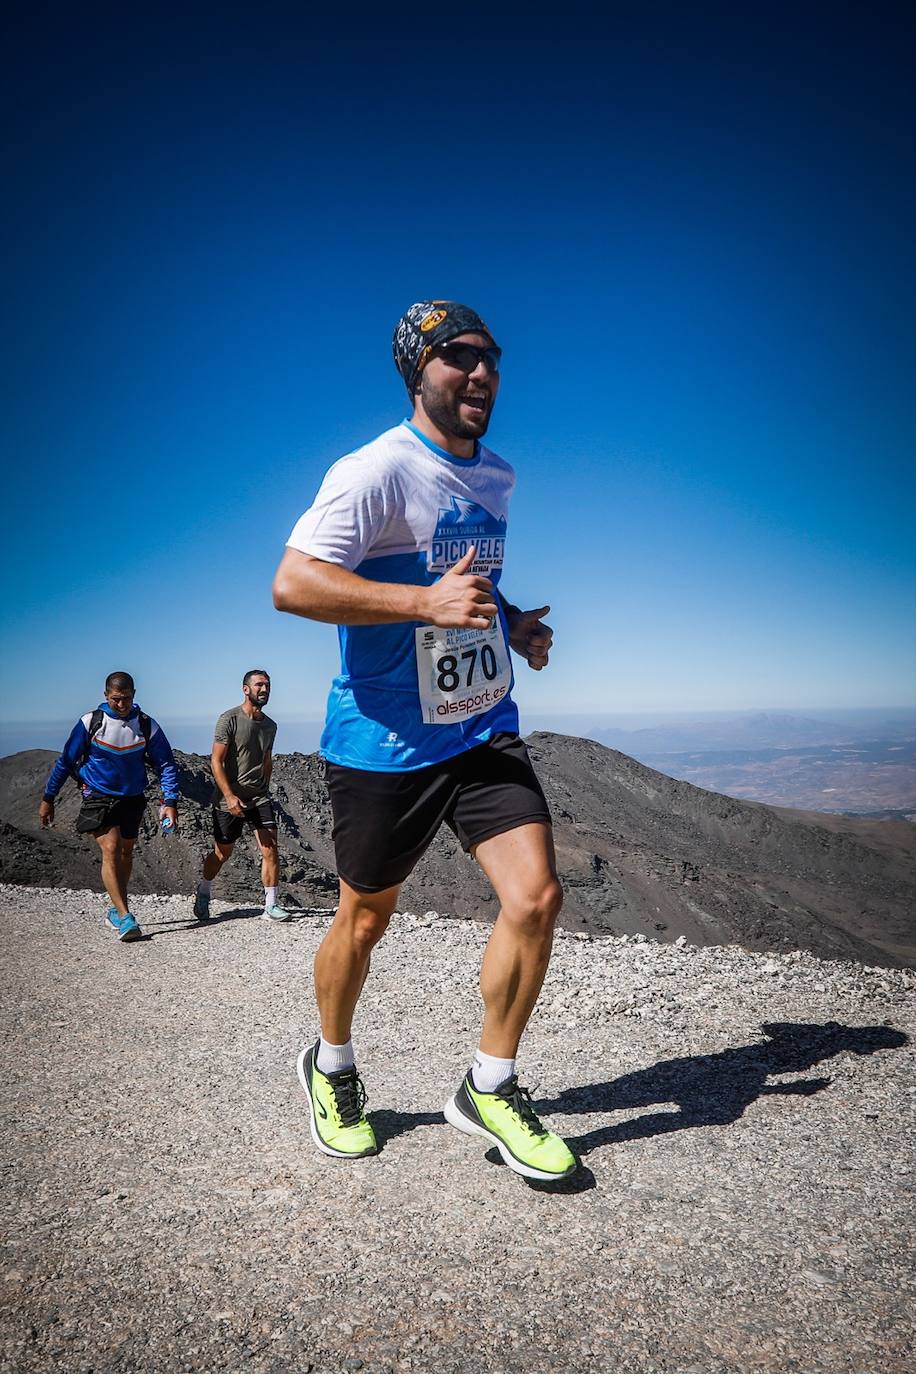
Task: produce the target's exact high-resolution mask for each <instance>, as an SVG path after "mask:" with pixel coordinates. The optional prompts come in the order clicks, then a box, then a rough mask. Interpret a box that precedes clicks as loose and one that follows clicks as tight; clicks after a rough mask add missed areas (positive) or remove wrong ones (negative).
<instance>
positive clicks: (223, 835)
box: [213, 797, 277, 844]
mask: <svg viewBox="0 0 916 1374" xmlns="http://www.w3.org/2000/svg"><path fill="white" fill-rule="evenodd" d="M246 825H250V826H251V828H252V830H276V828H277V818H276V816H275V815H274V804H273V802H272V801H271V800H270V798H269V797H268V798H267V799H266V800H265V801H259V802H253V803H252V805H251V806H246V807H245V811H244V814H243V815H241V816H233V815H231V813H230V812H228V811H223V810H221V808H220V807H218V806H214V807H213V838H214V839H215V840H221V841H222V843H223V844H235V842H236V840H237V839H238V837H239V836H240V835H241V833H242V831H243V830H244V829H245V826H246Z"/></svg>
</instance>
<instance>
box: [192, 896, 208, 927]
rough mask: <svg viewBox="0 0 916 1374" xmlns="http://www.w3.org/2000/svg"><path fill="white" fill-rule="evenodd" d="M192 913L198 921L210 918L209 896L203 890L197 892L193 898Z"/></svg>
mask: <svg viewBox="0 0 916 1374" xmlns="http://www.w3.org/2000/svg"><path fill="white" fill-rule="evenodd" d="M194 915H195V916H196V917H197V919H198V921H209V919H210V898H209V897H208V896H207V895H206V894H205V893H203V892H198V894H197V896H196V897H195V898H194Z"/></svg>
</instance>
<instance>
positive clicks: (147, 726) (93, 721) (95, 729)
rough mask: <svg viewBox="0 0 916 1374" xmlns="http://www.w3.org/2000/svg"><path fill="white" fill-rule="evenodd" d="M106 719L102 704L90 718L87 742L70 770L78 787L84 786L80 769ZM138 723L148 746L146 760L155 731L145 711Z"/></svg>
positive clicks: (142, 712) (141, 713)
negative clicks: (151, 737)
mask: <svg viewBox="0 0 916 1374" xmlns="http://www.w3.org/2000/svg"><path fill="white" fill-rule="evenodd" d="M104 719H105V712H104V711H103V710H102V708H101V706H97V707H96V708H95V710H94V711H93V713H92V716H91V717H90V720H89V734H88V737H87V739H86V743H85V745H84V747H83V752H82V754H81V755H80V757H79V759H78V760H77V762H76V763H75V764H74V766H73V768H71V770H70V775H71V777H72V778H73V781H74V782H75V783H76V785H77V787H82V786H83V780H82V778H81V777H80V769H81V768H82V766H83V764H84V763H85V762H86V760H87V759H88V757H89V750H90V749H91V748H92V741H93V740H94V739H95V737H96V735H97V734H98V733H99V731H100V730H101V728H102V721H103V720H104ZM138 724H139V726H140V734H141V735H142V736H143V740H144V744H145V746H146V752H145V753H144V756H143V757H144V760H145V759H146V754H147V753H148V752H149V742H150V736H151V735H152V733H153V725H152V721H151V720H150V718H149V716H148V715H147V714H146V712H145V711H141V712H140V719H139V721H138Z"/></svg>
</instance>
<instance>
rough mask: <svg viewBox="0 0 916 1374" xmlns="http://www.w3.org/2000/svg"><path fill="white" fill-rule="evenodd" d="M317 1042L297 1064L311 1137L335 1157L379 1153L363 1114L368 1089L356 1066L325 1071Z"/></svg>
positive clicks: (353, 1157)
mask: <svg viewBox="0 0 916 1374" xmlns="http://www.w3.org/2000/svg"><path fill="white" fill-rule="evenodd" d="M317 1055H318V1045H317V1044H315V1045H313V1046H312V1047H311V1048H306V1049H304V1050H303V1051H302V1053H301V1054H300V1056H299V1059H298V1062H297V1064H296V1072H297V1073H298V1075H299V1082H300V1083H301V1084H302V1086H303V1088H304V1089H305V1097H306V1101H307V1102H308V1104H309V1121H310V1125H311V1131H312V1139H313V1140H314V1142H315V1144H316V1145H317V1146H318V1148H319V1150H321V1151H322V1152H323V1153H324V1154H326V1155H332V1156H333V1158H334V1159H362V1158H363V1156H364V1155H374V1154H378V1146H377V1145H376V1143H375V1132H374V1131H373V1129H372V1127H371V1126H370V1125H369V1122H368V1121H367V1120H366V1118H365V1116H364V1115H363V1107H364V1106H365V1105H366V1089H365V1088H364V1087H363V1081H362V1079H361V1078H360V1076H359V1074H358V1073H357V1072H356V1069H355V1068H353V1069H341V1070H340V1072H339V1073H322V1072H321V1070H320V1069H319V1068H318V1066H317V1064H316V1062H315V1061H316V1058H317Z"/></svg>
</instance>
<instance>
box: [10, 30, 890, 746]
mask: <svg viewBox="0 0 916 1374" xmlns="http://www.w3.org/2000/svg"><path fill="white" fill-rule="evenodd" d="M595 8H596V7H593V6H591V5H590V6H584V5H579V4H576V3H572V4H566V5H562V6H551V7H550V8H549V9H548V8H545V7H540V6H537V5H534V6H514V5H498V6H497V5H494V6H491V7H487V6H485V5H477V6H471V7H467V6H460V7H453V6H449V5H439V6H438V7H433V6H427V7H424V6H419V7H413V6H410V7H398V8H397V9H395V8H394V7H384V8H382V9H376V10H374V11H372V12H371V13H370V12H368V11H365V12H364V11H363V9H362V8H361V7H355V8H354V7H348V6H338V7H331V10H330V11H329V12H328V13H321V12H319V13H318V14H317V16H316V15H314V14H309V15H308V17H306V10H305V7H304V6H293V5H289V6H284V5H272V4H269V3H268V4H266V5H262V6H245V7H234V6H232V5H221V6H204V5H195V4H192V5H189V6H187V7H186V9H185V11H184V12H181V13H179V11H178V10H177V9H175V10H172V9H170V8H168V7H163V6H152V7H137V6H123V5H119V6H114V5H112V6H105V5H97V4H89V5H86V6H76V7H73V6H70V7H64V6H61V5H54V6H45V5H41V4H35V5H29V6H24V5H16V6H14V7H12V10H11V11H8V12H7V19H6V21H5V23H6V48H7V66H6V70H5V83H4V85H5V91H4V94H3V97H2V99H3V102H4V104H5V106H6V121H5V123H6V129H7V144H6V151H5V159H4V160H5V169H4V170H5V176H4V184H5V189H6V191H7V206H8V208H7V211H6V217H5V227H4V238H5V240H6V249H5V252H4V255H3V266H2V272H3V276H4V279H5V280H4V297H5V300H6V304H7V312H6V313H7V315H8V318H9V320H10V321H11V328H10V330H9V333H8V336H7V343H6V346H5V349H4V363H5V365H4V368H3V382H4V393H5V399H4V402H3V407H2V415H0V424H2V431H3V448H4V453H5V456H6V476H5V478H4V487H3V492H4V500H3V518H4V536H3V553H4V559H5V563H6V569H5V578H4V595H3V601H2V610H3V641H4V653H3V667H2V675H3V676H2V681H3V700H4V710H3V715H4V716H5V718H6V719H7V720H14V721H40V720H47V719H49V718H53V719H55V720H57V719H70V720H72V719H75V717H76V716H77V715H78V714H79V713H80V712H82V711H85V710H88V709H89V708H90V707H91V706H92V705H93V704H94V703H95V702H96V701H97V700H98V699H99V696H100V690H101V684H102V681H103V679H104V676H105V674H106V672H108V671H109V670H110V669H113V668H122V667H123V668H127V669H129V670H130V671H131V672H133V674H134V676H135V677H136V679H137V682H138V687H139V693H138V699H139V700H140V701H141V702H142V704H143V705H144V706H145V707H146V709H147V710H149V711H151V712H152V713H153V714H154V715H156V716H157V717H158V718H160V719H161V720H162V721H163V722H164V723H165V724H166V725H168V721H169V719H170V718H179V717H180V718H187V717H198V716H199V717H206V718H210V719H212V718H215V715H216V714H217V713H218V712H219V711H220V710H222V709H224V708H225V707H226V706H228V705H230V704H232V703H233V702H234V701H236V700H238V699H239V687H238V683H239V679H240V676H241V673H242V671H243V670H244V669H245V668H248V667H251V666H256V665H257V666H262V665H263V666H265V667H267V668H268V669H269V670H270V672H271V674H272V676H273V680H274V696H273V699H272V711H273V714H275V715H276V716H277V717H278V718H279V719H280V720H281V721H282V720H283V719H284V718H289V719H291V718H293V717H309V716H318V715H320V714H321V713H322V711H323V703H324V698H325V694H326V688H327V684H328V681H329V679H330V677H331V676H332V674H333V672H334V671H335V668H336V663H337V638H336V632H335V631H334V629H333V628H332V627H328V626H319V625H314V624H311V623H309V622H307V621H299V620H296V619H294V618H292V617H290V616H281V615H279V614H277V613H276V612H275V611H274V610H273V608H272V604H271V597H270V584H271V579H272V575H273V572H274V569H275V567H276V564H277V562H278V560H279V558H280V555H281V553H282V550H283V545H284V542H285V540H286V538H287V536H288V534H289V531H290V529H291V527H292V525H293V523H294V521H295V519H296V518H297V517H298V516H299V514H300V513H301V512H302V511H303V510H304V509H305V508H306V507H307V506H308V505H309V504H310V502H311V500H312V497H313V496H314V493H315V491H316V489H317V487H318V484H319V482H320V480H321V477H322V475H323V473H324V471H325V470H326V468H327V467H328V466H329V465H330V463H331V462H333V461H334V460H335V459H336V458H337V457H339V456H340V455H341V454H343V453H346V452H348V451H349V450H350V449H352V448H354V447H356V446H358V445H360V444H361V443H363V442H365V441H366V440H368V439H369V438H371V437H372V436H374V435H375V434H377V433H378V432H379V431H381V430H382V429H384V428H387V427H388V426H389V425H390V424H393V423H396V422H397V421H398V420H399V419H401V418H402V417H403V416H404V415H405V414H406V413H407V412H406V394H405V392H404V390H403V387H402V385H401V382H400V379H399V378H398V376H397V374H396V372H395V370H394V366H393V363H392V360H391V353H390V338H391V332H392V328H393V326H394V323H395V321H396V319H397V317H398V316H399V315H400V314H401V312H402V311H403V310H404V309H405V307H406V306H407V305H408V304H409V303H410V302H412V301H414V300H417V299H422V298H425V297H437V298H454V299H458V300H462V301H466V302H467V303H468V304H470V305H472V306H474V307H475V308H476V309H477V310H479V311H480V313H481V314H483V316H484V317H485V318H486V319H487V321H488V322H489V324H490V325H491V327H492V329H493V331H494V334H495V335H496V337H497V339H498V341H499V342H500V343H501V344H502V346H503V348H504V367H503V373H502V388H501V392H500V397H499V401H498V405H497V408H496V412H495V417H494V420H493V422H492V424H491V428H490V432H489V435H488V442H489V443H490V444H491V446H492V447H493V448H495V449H496V450H497V452H499V453H501V454H503V456H505V457H506V458H508V459H509V460H510V461H511V462H512V463H513V465H514V466H515V468H516V470H517V473H518V485H517V488H516V494H515V497H514V502H513V508H512V514H511V519H510V525H509V538H508V542H507V561H506V572H505V580H504V584H503V585H504V587H505V589H506V591H507V593H508V595H509V596H510V598H511V599H512V600H514V601H516V602H518V603H519V604H522V605H525V606H537V605H541V604H543V603H544V602H549V603H550V605H551V607H552V610H551V614H550V617H549V619H550V621H551V623H552V624H553V626H554V628H555V632H556V636H557V638H556V649H555V654H554V657H553V661H552V663H551V666H550V668H549V670H548V671H547V672H546V673H542V674H533V673H530V672H528V671H527V669H525V668H524V667H522V668H521V669H520V671H519V679H520V681H519V686H518V689H517V696H518V698H519V701H520V704H521V706H522V709H523V721H524V715H525V713H526V712H528V713H534V712H536V713H538V714H539V715H542V714H543V713H544V712H551V711H554V712H558V713H559V712H564V713H568V712H577V711H585V712H588V711H592V712H595V711H608V712H613V711H622V710H640V709H645V710H664V709H670V710H692V709H696V710H700V709H708V710H720V709H721V710H726V709H736V710H738V709H745V708H751V707H761V708H776V707H784V708H788V709H798V708H804V707H806V706H810V707H815V706H819V707H824V708H829V707H831V706H835V707H844V706H845V707H852V706H865V707H877V706H890V705H912V704H913V703H914V702H916V635H914V627H916V573H914V548H913V544H914V506H916V502H914V484H916V478H914V430H916V421H914V398H913V393H914V378H916V356H914V355H916V347H914V340H916V326H914V320H916V308H914V307H916V300H914V296H916V291H914V284H916V281H914V279H916V273H914V255H913V244H914V242H916V214H914V192H916V176H914V157H913V145H914V130H916V119H914V114H916V111H914V100H913V90H914V71H913V61H912V54H913V39H914V18H913V16H914V10H913V8H912V7H910V6H900V5H890V4H883V3H877V4H871V5H868V6H865V5H859V4H856V5H850V4H843V3H837V4H831V5H826V4H824V5H810V4H802V5H797V4H793V5H788V4H774V5H767V6H755V7H750V6H734V5H707V4H702V3H700V4H697V5H657V4H651V3H650V4H647V5H645V6H638V7H637V6H626V7H624V6H611V7H609V8H607V9H606V11H605V12H604V13H595V12H594V9H595ZM207 742H208V741H207V738H206V731H204V735H203V737H202V740H201V744H200V747H206V745H207Z"/></svg>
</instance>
